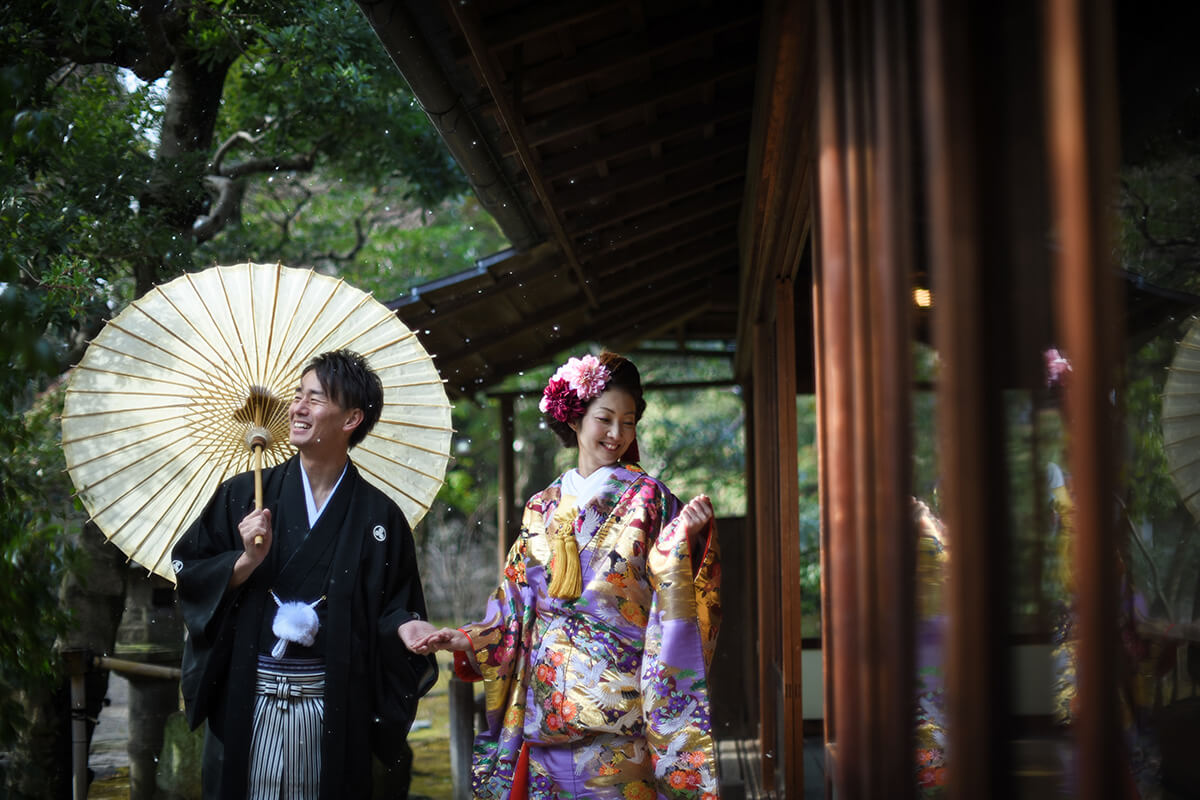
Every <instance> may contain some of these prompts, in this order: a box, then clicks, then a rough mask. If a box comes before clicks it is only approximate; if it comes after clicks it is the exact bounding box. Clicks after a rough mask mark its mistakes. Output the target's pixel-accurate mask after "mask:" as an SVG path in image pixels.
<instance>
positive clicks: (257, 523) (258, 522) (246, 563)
mask: <svg viewBox="0 0 1200 800" xmlns="http://www.w3.org/2000/svg"><path fill="white" fill-rule="evenodd" d="M238 533H239V534H240V535H241V537H242V548H243V549H242V554H241V555H240V556H238V560H237V561H236V562H234V565H233V574H232V575H230V576H229V585H230V586H231V587H237V586H241V585H242V584H243V583H245V582H246V581H247V580H248V579H249V578H250V576H251V575H252V574H253V573H254V570H256V569H258V565H259V564H261V563H262V562H263V560H264V559H265V558H266V557H267V553H269V552H271V541H272V535H271V509H269V508H263V509H258V510H255V511H251V512H250V513H249V514H247V515H246V516H245V517H243V518H242V521H241V522H239V523H238Z"/></svg>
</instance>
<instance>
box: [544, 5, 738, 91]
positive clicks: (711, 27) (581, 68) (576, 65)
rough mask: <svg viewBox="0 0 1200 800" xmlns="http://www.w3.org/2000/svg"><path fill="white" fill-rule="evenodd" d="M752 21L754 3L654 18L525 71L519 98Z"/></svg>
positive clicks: (645, 59)
mask: <svg viewBox="0 0 1200 800" xmlns="http://www.w3.org/2000/svg"><path fill="white" fill-rule="evenodd" d="M713 9H716V10H713ZM731 9H733V11H732V13H731V11H730V10H731ZM757 19H758V11H757V7H756V6H754V5H753V4H747V5H741V6H726V5H718V6H711V7H709V9H707V10H696V9H688V10H687V11H685V12H684V13H681V14H676V15H674V16H672V17H668V18H662V19H658V20H655V21H654V22H653V23H652V25H651V26H650V27H649V28H648V29H647V30H646V31H645V32H639V33H632V34H629V35H627V36H621V37H613V38H610V39H606V40H605V41H603V42H601V43H599V44H596V45H592V46H590V47H588V48H587V49H586V50H585V51H584V52H582V53H580V54H579V55H577V56H576V57H574V58H567V59H557V60H554V61H548V62H546V63H543V64H539V65H538V66H537V67H534V68H532V69H529V70H526V72H525V75H524V76H523V89H522V96H524V97H525V98H526V99H527V100H533V99H536V98H537V97H540V96H542V95H544V94H546V93H549V92H552V91H555V90H557V89H561V88H563V87H565V86H569V85H572V84H577V83H582V82H585V81H589V80H596V79H598V78H600V77H601V76H604V75H606V74H610V73H613V72H616V71H619V70H626V69H628V68H629V67H630V66H634V65H637V64H642V63H649V62H650V61H651V59H653V58H655V57H657V56H663V55H666V54H668V53H671V52H672V51H675V50H680V49H683V48H691V47H694V46H695V45H696V44H697V43H704V42H705V41H707V42H710V43H711V41H712V39H713V37H714V36H716V35H717V34H719V33H723V32H725V31H728V30H731V29H733V28H739V27H743V26H746V25H749V24H752V23H754V22H755V21H756V20H757ZM710 51H711V46H710V48H706V53H707V52H710Z"/></svg>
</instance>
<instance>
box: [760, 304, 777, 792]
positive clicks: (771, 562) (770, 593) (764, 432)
mask: <svg viewBox="0 0 1200 800" xmlns="http://www.w3.org/2000/svg"><path fill="white" fill-rule="evenodd" d="M754 340H755V344H754V393H753V394H754V419H755V420H756V423H755V426H754V463H755V466H754V528H755V537H756V539H757V550H758V575H757V579H758V580H757V583H758V587H757V588H758V657H759V675H758V687H759V697H758V703H759V731H760V736H759V741H760V749H761V754H762V776H763V785H764V786H765V787H767V788H768V789H774V788H775V785H776V774H775V773H776V766H777V765H778V763H779V737H778V731H777V727H776V726H777V725H778V724H779V718H780V707H779V706H780V677H781V676H780V672H779V667H778V664H779V652H780V635H779V633H780V626H779V618H780V606H781V604H782V597H781V595H780V592H779V571H778V568H777V567H778V564H779V536H778V530H779V501H778V495H779V492H778V489H779V482H778V476H777V473H776V471H775V470H776V464H777V463H778V453H779V438H778V422H779V420H778V417H777V415H776V413H775V408H774V405H775V402H776V397H777V396H776V392H775V377H776V368H777V365H778V360H777V358H776V354H775V340H774V328H773V326H772V325H770V324H767V323H760V324H758V325H756V326H755V331H754Z"/></svg>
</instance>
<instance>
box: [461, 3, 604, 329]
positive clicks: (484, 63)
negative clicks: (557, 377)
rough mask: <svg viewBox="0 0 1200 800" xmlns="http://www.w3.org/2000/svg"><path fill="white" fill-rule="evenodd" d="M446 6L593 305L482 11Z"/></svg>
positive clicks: (585, 293)
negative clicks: (491, 47) (490, 45)
mask: <svg viewBox="0 0 1200 800" xmlns="http://www.w3.org/2000/svg"><path fill="white" fill-rule="evenodd" d="M445 5H446V7H447V8H448V10H449V12H450V15H451V18H452V19H454V20H455V21H456V22H457V23H458V26H459V28H460V29H461V30H462V32H463V35H464V36H465V37H466V40H467V44H468V45H470V47H471V52H472V53H473V54H474V56H475V62H476V69H477V70H478V72H479V74H480V76H481V77H482V78H483V81H484V83H485V85H486V86H487V89H488V92H490V93H491V95H492V99H493V100H494V101H495V102H496V105H497V107H498V108H499V109H500V113H501V116H502V117H503V118H504V123H505V127H507V128H508V131H509V133H510V134H511V135H512V139H513V143H514V144H515V145H516V147H517V151H518V152H519V153H520V156H521V164H522V166H523V167H524V169H525V174H526V175H528V176H529V181H530V183H531V185H532V186H533V189H534V192H535V193H536V194H537V197H538V201H539V202H540V203H541V205H542V211H543V212H544V214H545V217H546V221H547V222H548V223H549V225H550V228H551V230H552V231H553V232H554V236H555V238H556V239H557V240H558V242H559V245H560V246H561V247H562V251H563V255H564V256H565V257H566V260H567V264H569V265H570V267H571V271H572V272H574V273H575V277H576V279H577V280H578V283H579V291H580V292H582V293H583V295H584V297H586V298H587V301H588V304H589V305H592V306H594V305H595V304H596V298H595V297H594V296H593V294H592V289H591V286H590V285H589V284H588V280H587V277H586V276H585V275H584V274H583V268H582V267H580V265H579V260H578V259H577V258H576V256H575V246H574V243H573V242H572V241H571V239H570V237H568V236H567V233H566V231H565V230H563V225H562V220H561V219H560V218H559V216H558V211H557V209H556V208H555V207H554V203H553V202H551V199H550V194H549V192H548V190H547V187H546V185H545V183H544V181H543V180H542V177H541V174H540V173H539V172H538V164H537V159H536V156H535V154H534V152H533V149H532V147H531V146H530V145H529V143H528V137H527V135H526V134H527V131H526V128H525V120H524V117H522V116H521V115H520V114H519V112H518V109H517V108H516V107H515V105H514V104H513V102H512V100H511V98H509V97H508V95H506V94H505V93H504V88H503V86H502V85H501V84H502V82H503V73H502V71H501V69H500V67H499V65H498V64H497V62H496V59H495V57H494V56H493V55H492V54H491V53H490V52H489V51H488V50H487V47H486V45H485V44H484V40H483V33H482V26H481V25H480V22H479V9H478V7H477V6H475V5H464V4H461V3H457V2H455V0H445Z"/></svg>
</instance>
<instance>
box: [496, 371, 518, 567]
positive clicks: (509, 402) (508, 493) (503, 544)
mask: <svg viewBox="0 0 1200 800" xmlns="http://www.w3.org/2000/svg"><path fill="white" fill-rule="evenodd" d="M498 400H499V401H500V464H499V467H498V472H499V475H498V479H499V484H500V487H499V497H498V498H497V499H496V540H497V551H498V552H497V558H498V559H499V562H500V568H501V570H503V568H504V563H505V561H506V560H507V558H508V551H509V549H510V548H511V547H512V545H513V542H515V541H516V538H517V524H518V521H517V520H516V518H515V511H516V507H515V496H516V485H515V484H516V476H515V469H514V461H513V440H514V439H515V438H516V433H515V430H516V422H515V414H514V410H513V396H512V395H511V394H504V395H500V397H499V398H498Z"/></svg>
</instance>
